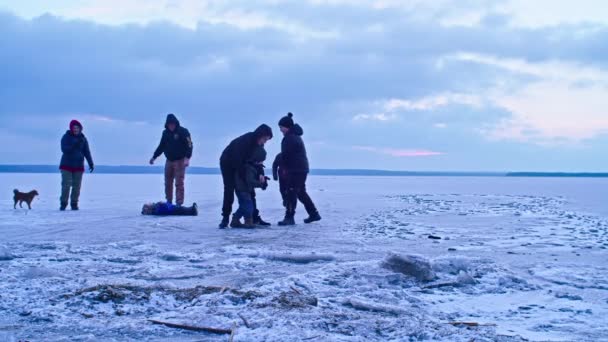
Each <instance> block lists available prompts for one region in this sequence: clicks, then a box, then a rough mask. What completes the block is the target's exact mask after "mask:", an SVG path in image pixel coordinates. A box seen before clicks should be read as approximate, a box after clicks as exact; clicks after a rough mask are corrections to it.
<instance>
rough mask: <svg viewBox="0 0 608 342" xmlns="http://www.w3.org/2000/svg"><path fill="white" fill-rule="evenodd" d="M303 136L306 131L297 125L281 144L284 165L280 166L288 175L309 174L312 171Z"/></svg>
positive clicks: (290, 130)
mask: <svg viewBox="0 0 608 342" xmlns="http://www.w3.org/2000/svg"><path fill="white" fill-rule="evenodd" d="M302 135H304V130H303V129H302V127H300V125H298V124H295V125H294V126H293V127H292V128H290V129H289V131H288V132H287V134H286V135H285V137H283V141H282V142H281V159H282V164H281V165H280V166H281V167H282V168H285V170H286V171H287V173H292V172H293V173H299V172H303V173H308V172H309V171H310V169H309V166H308V156H307V155H306V146H304V140H302Z"/></svg>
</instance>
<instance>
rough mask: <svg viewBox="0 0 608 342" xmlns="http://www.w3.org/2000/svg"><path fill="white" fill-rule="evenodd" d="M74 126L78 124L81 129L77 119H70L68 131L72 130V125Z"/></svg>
mask: <svg viewBox="0 0 608 342" xmlns="http://www.w3.org/2000/svg"><path fill="white" fill-rule="evenodd" d="M74 126H78V127H80V129H82V124H81V123H80V121H78V120H72V121H70V131H71V130H72V127H74Z"/></svg>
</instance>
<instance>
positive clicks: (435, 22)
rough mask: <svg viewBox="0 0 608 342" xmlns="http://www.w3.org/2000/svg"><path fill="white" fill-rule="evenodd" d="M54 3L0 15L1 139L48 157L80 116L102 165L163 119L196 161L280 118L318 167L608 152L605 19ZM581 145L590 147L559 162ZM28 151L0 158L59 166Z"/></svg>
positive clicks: (378, 5)
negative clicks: (15, 137)
mask: <svg viewBox="0 0 608 342" xmlns="http://www.w3.org/2000/svg"><path fill="white" fill-rule="evenodd" d="M2 1H3V0H0V6H2V5H1V4H2ZM5 3H8V2H5ZM58 3H62V4H67V2H63V1H57V2H46V3H45V4H37V5H35V6H33V5H31V4H30V5H27V2H11V4H9V5H10V6H9V5H5V6H4V8H6V7H7V6H9V7H10V8H17V7H19V6H24V7H23V8H25V7H29V8H31V9H33V11H34V12H36V11H37V12H36V13H35V14H34V15H30V16H26V17H29V18H31V19H24V18H23V16H14V15H9V14H3V13H0V41H2V53H0V82H2V84H7V85H10V87H9V86H7V87H3V88H1V89H0V119H1V120H2V122H3V123H4V126H3V131H11V132H21V133H20V134H22V135H28V136H35V137H36V138H37V139H36V141H37V142H40V141H45V144H44V145H45V146H51V147H53V146H56V138H57V135H58V134H61V133H62V132H63V131H64V130H65V126H66V125H67V122H64V119H65V118H71V117H76V118H83V120H84V121H86V122H85V123H84V124H85V126H86V127H87V132H88V133H89V134H90V135H91V139H92V140H93V141H94V142H95V145H96V146H95V149H96V154H97V157H98V159H100V160H101V161H99V162H100V163H118V162H120V163H128V162H129V161H130V160H132V161H133V162H139V161H140V159H141V155H142V153H144V154H145V153H148V152H150V150H151V149H153V148H154V147H155V146H153V145H155V144H156V143H157V139H158V134H159V132H160V130H161V129H162V126H163V123H164V116H165V115H166V113H168V112H175V113H176V114H177V115H178V116H179V118H180V120H181V121H182V122H183V123H184V125H185V126H186V127H188V128H189V129H190V131H191V132H192V134H193V135H194V138H195V139H196V146H201V148H197V149H195V158H194V159H193V160H195V163H197V164H198V163H200V165H215V164H217V158H218V155H219V154H220V153H221V150H222V149H223V147H224V146H225V144H227V143H228V142H229V141H230V140H231V139H232V138H234V137H235V136H237V135H239V134H242V133H244V132H246V131H249V130H251V129H252V128H254V127H256V126H257V125H259V124H260V123H262V122H264V123H268V124H271V125H272V126H273V127H276V121H277V120H278V118H280V117H281V116H282V115H284V113H286V112H288V111H291V112H294V113H295V114H296V120H297V121H298V122H299V123H301V124H302V126H303V127H304V128H305V131H306V135H305V139H306V141H307V142H308V146H307V147H308V148H309V152H311V153H310V158H311V165H312V167H315V168H316V167H327V166H329V165H331V166H334V167H358V166H364V165H366V164H374V165H382V166H383V167H387V168H395V169H399V168H412V169H416V168H419V169H444V168H446V165H449V166H450V168H452V169H487V168H488V167H492V168H495V167H496V168H498V167H500V168H511V164H510V163H513V165H515V166H518V165H519V166H521V165H523V166H525V165H529V163H530V162H534V161H535V159H534V158H532V157H529V156H534V155H538V153H543V155H550V153H549V152H551V151H552V152H554V153H560V158H559V160H560V162H559V163H562V165H568V163H570V162H572V161H573V160H577V161H579V160H581V159H580V158H581V155H583V156H585V157H586V159H585V160H584V164H581V165H597V163H596V162H595V161H594V160H595V159H593V158H592V157H591V154H592V152H594V153H596V151H598V150H601V149H602V147H605V148H608V145H606V142H605V139H603V138H602V135H603V132H604V130H603V127H604V122H603V121H602V111H601V110H600V109H597V108H606V106H605V103H604V102H603V101H602V100H601V99H600V98H599V94H601V92H602V90H603V89H604V86H605V84H606V81H605V75H606V72H607V70H608V64H607V62H606V59H605V58H604V56H605V55H606V54H607V53H608V47H607V46H606V44H605V41H606V39H607V38H608V26H602V25H600V24H597V23H596V22H593V21H592V22H593V23H591V24H588V23H581V22H579V21H577V23H569V24H567V25H565V26H559V25H558V26H543V27H540V28H529V27H525V26H521V25H514V24H513V21H514V20H515V19H514V18H515V17H514V16H513V15H508V14H506V15H503V14H501V13H502V12H500V11H498V12H497V13H495V12H496V11H497V9H496V3H498V2H496V1H485V0H466V1H458V2H454V1H447V0H440V1H418V0H415V1H381V0H379V1H354V0H353V1H349V0H327V1H321V0H319V1H315V0H310V1H298V2H295V1H290V2H283V1H276V0H263V1H260V0H258V1H244V0H235V1H230V2H227V1H219V0H207V1H194V0H192V1H191V0H184V1H178V0H173V1H169V0H162V1H141V0H139V1H138V0H127V1H126V2H121V6H118V5H117V1H116V0H109V1H98V0H83V1H80V2H78V4H81V5H78V6H74V2H72V3H71V4H70V5H65V6H60V5H58ZM489 3H494V4H489ZM26 5H27V6H26ZM122 5H124V6H122ZM44 6H46V7H44ZM45 10H49V12H50V13H51V15H43V16H38V15H39V14H41V13H42V12H45ZM23 11H25V10H23ZM448 20H454V21H453V22H452V23H447V22H446V21H448ZM458 21H460V23H458ZM545 92H546V95H545ZM552 97H556V98H557V99H553V100H552V99H551V98H552ZM551 101H553V102H551ZM547 102H551V103H556V106H558V108H549V106H547V105H545V106H542V105H539V104H538V103H547ZM566 102H567V103H566ZM586 103H587V104H588V105H587V104H586ZM592 104H593V105H592ZM596 107H597V108H596ZM594 108H595V109H594ZM562 109H563V110H562ZM565 109H568V111H569V112H576V113H577V114H576V115H568V114H566V110H565ZM577 109H580V110H577ZM17 117H18V118H19V120H16V119H15V118H17ZM45 118H46V119H45ZM58 118H60V119H58ZM51 119H53V120H51ZM552 120H554V121H558V122H551V121H552ZM582 122H588V123H589V124H583V123H582ZM142 123H147V124H142ZM562 123H563V124H562ZM592 125H594V126H597V127H598V128H597V129H595V128H593V127H591V126H592ZM123 131H124V132H123ZM117 132H118V133H121V134H120V137H121V139H120V140H119V139H116V136H117V135H119V134H117ZM277 140H278V139H275V140H273V141H272V143H271V144H269V145H268V148H269V153H271V154H272V153H274V152H277V150H278V148H279V146H278V145H279V144H278V143H277ZM31 141H34V139H32V140H31ZM315 141H323V142H326V144H323V145H321V144H314V143H313V142H315ZM555 141H560V142H562V144H561V145H560V146H559V147H557V148H556V147H555V146H553V147H551V146H550V144H549V143H548V142H555ZM581 142H584V145H585V146H588V148H589V150H588V152H585V153H581V152H580V150H577V152H576V153H574V152H568V153H569V154H567V155H562V154H564V153H566V152H564V151H565V149H566V148H570V147H572V146H575V145H576V146H581V145H583V144H582V143H581ZM337 145H339V146H342V148H341V149H338V148H334V147H332V146H337ZM361 145H364V146H368V147H369V146H372V147H373V146H396V145H397V146H399V145H405V146H424V147H425V148H426V149H422V150H420V151H419V150H416V149H412V150H409V149H397V148H381V147H377V148H375V150H367V151H368V152H370V153H361V151H362V150H354V149H352V148H351V146H361ZM7 146H8V145H7ZM124 146H130V148H129V149H125V148H124ZM551 148H552V149H551ZM23 149H24V150H28V148H27V147H26V146H23ZM522 150H526V151H529V154H527V155H526V154H523V153H522ZM1 151H2V152H3V153H4V152H5V151H4V150H1ZM32 151H34V152H33V153H31V154H28V153H11V154H10V155H9V156H10V158H8V157H7V159H6V162H18V161H20V160H24V158H26V157H27V158H31V159H33V160H36V161H38V162H44V161H47V162H48V161H50V162H54V161H55V159H56V158H55V156H54V155H53V154H52V153H51V152H52V151H51V152H49V151H47V152H46V153H43V152H41V151H39V150H38V149H35V148H33V147H32ZM363 151H365V150H363ZM434 151H442V152H443V153H444V154H443V155H442V157H441V158H413V159H407V158H395V156H400V155H405V156H409V155H414V156H417V155H420V154H422V155H425V152H430V153H431V154H432V153H437V152H434ZM496 151H500V152H496ZM535 153H536V154H535ZM505 156H508V157H509V158H505ZM442 163H449V164H442ZM546 163H547V165H549V162H546ZM581 163H583V162H581ZM604 164H605V162H604ZM607 166H608V165H607Z"/></svg>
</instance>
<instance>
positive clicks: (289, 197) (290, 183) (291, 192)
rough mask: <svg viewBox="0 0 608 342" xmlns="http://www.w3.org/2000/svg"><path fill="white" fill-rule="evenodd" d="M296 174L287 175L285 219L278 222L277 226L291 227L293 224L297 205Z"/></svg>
mask: <svg viewBox="0 0 608 342" xmlns="http://www.w3.org/2000/svg"><path fill="white" fill-rule="evenodd" d="M297 178H298V177H297V174H289V176H288V177H287V179H286V186H287V187H286V190H285V204H286V205H285V218H284V219H283V221H280V222H279V226H292V225H294V224H295V221H294V216H295V214H296V206H297V205H298V193H297V181H298V179H297Z"/></svg>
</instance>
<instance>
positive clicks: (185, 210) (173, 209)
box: [141, 202, 198, 216]
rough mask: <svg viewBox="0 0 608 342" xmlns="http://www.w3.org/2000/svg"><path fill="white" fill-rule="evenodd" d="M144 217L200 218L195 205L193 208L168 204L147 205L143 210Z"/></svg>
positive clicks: (194, 204)
mask: <svg viewBox="0 0 608 342" xmlns="http://www.w3.org/2000/svg"><path fill="white" fill-rule="evenodd" d="M141 214H142V215H153V216H198V207H197V206H196V203H193V204H192V206H191V207H186V206H181V205H174V204H171V203H167V202H157V203H147V204H144V206H143V208H142V209H141Z"/></svg>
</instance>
